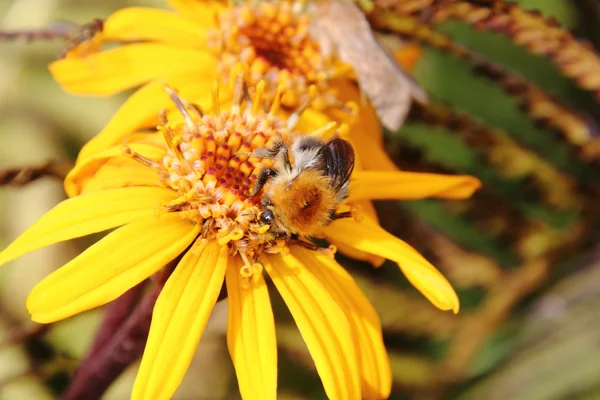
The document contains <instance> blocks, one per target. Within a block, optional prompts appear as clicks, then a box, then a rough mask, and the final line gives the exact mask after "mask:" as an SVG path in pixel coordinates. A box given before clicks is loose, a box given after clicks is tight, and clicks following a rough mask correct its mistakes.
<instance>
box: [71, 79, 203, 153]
mask: <svg viewBox="0 0 600 400" xmlns="http://www.w3.org/2000/svg"><path fill="white" fill-rule="evenodd" d="M165 85H168V86H170V87H173V88H177V89H178V90H179V94H180V96H181V97H182V98H184V99H186V100H189V101H192V100H193V101H194V103H196V104H197V105H199V106H200V107H201V108H203V109H205V110H206V109H208V108H209V106H210V105H211V104H210V101H211V100H210V99H211V96H212V95H211V87H212V81H211V80H210V79H198V76H196V75H195V73H193V72H192V73H190V72H185V73H183V74H178V75H174V76H168V77H165V78H164V79H162V80H161V81H160V82H150V83H148V84H146V85H145V86H143V87H142V88H140V89H139V90H137V91H136V92H135V93H134V94H132V95H131V96H130V97H129V98H128V99H127V101H126V102H125V103H123V105H122V106H121V107H120V108H119V110H118V111H117V112H116V113H115V115H114V116H113V117H112V119H111V120H110V121H109V122H108V124H106V126H105V127H104V128H103V129H102V131H100V133H99V134H98V135H96V136H95V137H93V138H92V139H91V140H90V141H89V142H88V143H86V145H85V146H83V148H82V149H81V152H80V153H79V157H78V161H79V160H81V159H83V158H86V157H89V156H90V155H91V154H92V153H96V152H98V151H100V150H102V149H104V148H106V147H109V146H112V145H114V144H116V143H119V142H120V141H121V140H122V139H123V138H124V137H125V136H127V135H130V134H131V133H132V132H134V131H135V130H137V129H140V128H145V127H156V125H157V124H158V112H159V111H160V110H167V109H172V108H174V105H173V101H172V100H171V98H170V97H169V96H168V94H167V92H166V91H165V89H164V87H165Z"/></svg>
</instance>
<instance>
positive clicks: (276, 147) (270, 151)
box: [252, 139, 287, 158]
mask: <svg viewBox="0 0 600 400" xmlns="http://www.w3.org/2000/svg"><path fill="white" fill-rule="evenodd" d="M282 151H285V152H286V153H287V147H286V145H285V144H284V143H283V141H282V140H279V139H276V140H275V143H273V146H271V147H262V148H260V149H256V150H254V151H253V152H252V156H253V157H257V158H275V157H277V155H279V153H281V152H282ZM286 156H287V154H286Z"/></svg>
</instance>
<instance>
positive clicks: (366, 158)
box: [349, 129, 398, 171]
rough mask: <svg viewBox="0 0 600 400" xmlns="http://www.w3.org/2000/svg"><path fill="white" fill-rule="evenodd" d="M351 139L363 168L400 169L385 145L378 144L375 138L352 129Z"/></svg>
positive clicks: (379, 169)
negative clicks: (385, 148)
mask: <svg viewBox="0 0 600 400" xmlns="http://www.w3.org/2000/svg"><path fill="white" fill-rule="evenodd" d="M349 139H350V143H352V147H354V151H356V154H357V155H358V156H359V157H360V160H361V163H362V166H363V169H369V170H378V171H396V170H397V169H398V168H397V167H396V164H394V162H393V161H392V160H391V159H390V156H388V155H387V153H386V152H385V150H384V149H383V147H381V145H379V144H377V141H376V140H374V139H373V138H371V137H369V136H367V135H364V134H361V133H360V132H358V131H357V130H355V129H352V130H351V132H350V138H349Z"/></svg>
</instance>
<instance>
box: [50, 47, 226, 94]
mask: <svg viewBox="0 0 600 400" xmlns="http://www.w3.org/2000/svg"><path fill="white" fill-rule="evenodd" d="M215 66H216V59H215V58H214V57H213V56H211V55H210V54H208V53H206V52H202V51H198V50H193V49H186V48H181V47H174V46H172V45H167V44H160V43H135V44H129V45H125V46H120V47H117V48H114V49H110V50H106V51H102V52H100V53H95V54H91V55H89V56H87V57H85V58H81V59H79V58H64V59H61V60H58V61H55V62H53V63H52V64H50V67H49V68H50V72H51V73H52V76H53V77H54V79H55V80H56V81H57V82H58V83H60V84H61V85H62V87H63V89H65V90H66V91H67V92H70V93H75V94H93V95H101V96H110V95H112V94H115V93H118V92H121V91H123V90H126V89H130V88H132V87H135V86H138V85H141V84H143V83H145V82H147V81H149V80H151V79H159V80H161V79H165V78H167V77H169V76H172V75H175V74H181V73H183V72H189V73H190V74H191V75H192V76H195V77H197V79H207V80H212V76H213V72H214V70H215Z"/></svg>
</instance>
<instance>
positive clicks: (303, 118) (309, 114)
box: [295, 108, 332, 132]
mask: <svg viewBox="0 0 600 400" xmlns="http://www.w3.org/2000/svg"><path fill="white" fill-rule="evenodd" d="M331 121H332V119H331V117H330V116H328V115H327V114H324V113H322V112H320V111H317V110H314V109H312V108H308V109H306V110H305V111H304V112H303V113H302V115H300V118H299V119H298V123H297V124H296V128H295V129H296V130H298V131H300V132H312V131H316V130H317V129H319V128H321V127H323V125H325V124H327V123H329V122H331Z"/></svg>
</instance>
